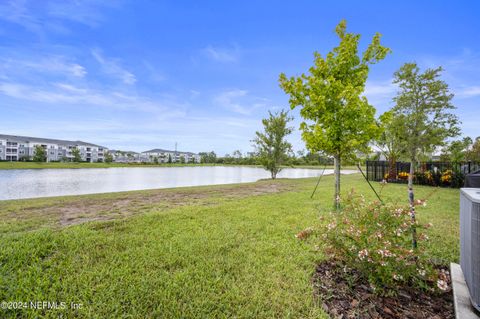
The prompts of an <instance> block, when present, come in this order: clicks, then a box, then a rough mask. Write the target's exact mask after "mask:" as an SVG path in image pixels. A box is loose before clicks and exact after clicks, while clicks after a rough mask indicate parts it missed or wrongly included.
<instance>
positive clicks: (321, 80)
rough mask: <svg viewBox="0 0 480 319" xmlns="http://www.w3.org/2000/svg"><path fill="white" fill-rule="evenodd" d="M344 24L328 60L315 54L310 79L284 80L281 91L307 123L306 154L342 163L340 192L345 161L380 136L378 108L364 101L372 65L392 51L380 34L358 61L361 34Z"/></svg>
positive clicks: (304, 123)
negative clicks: (318, 153) (334, 159)
mask: <svg viewBox="0 0 480 319" xmlns="http://www.w3.org/2000/svg"><path fill="white" fill-rule="evenodd" d="M346 28H347V26H346V22H345V21H344V20H343V21H341V22H340V23H339V24H338V26H337V27H336V29H335V31H336V33H337V35H338V37H339V39H340V44H339V45H338V46H337V47H335V48H333V50H332V51H331V52H329V53H328V54H327V55H326V56H325V57H322V56H321V55H320V54H319V53H318V52H315V59H314V65H313V66H312V67H311V68H310V69H309V74H302V75H301V76H299V77H291V78H287V77H286V76H285V74H283V73H282V74H281V75H280V86H281V88H282V89H283V90H284V91H285V92H286V93H287V94H288V95H289V96H290V99H289V102H290V106H291V108H292V109H293V108H295V107H298V106H301V110H300V114H301V116H302V117H303V119H304V120H305V121H304V122H302V123H301V125H300V128H301V130H302V131H303V133H302V137H303V140H304V141H305V142H306V145H307V148H308V149H309V150H311V151H312V152H318V151H323V152H325V154H327V155H330V156H333V157H335V158H336V161H337V162H338V166H337V168H336V172H335V174H336V175H337V179H338V183H337V184H338V185H337V187H336V190H337V191H336V195H335V197H336V198H337V197H338V193H339V191H340V172H339V168H340V161H341V160H342V159H349V158H352V157H353V156H354V153H355V151H363V152H364V153H367V151H368V143H369V142H370V141H371V140H372V139H373V138H375V137H377V136H378V135H379V134H380V129H379V127H378V126H377V125H376V122H375V108H374V107H373V106H372V105H370V104H369V103H368V101H367V98H366V97H365V96H364V95H363V93H364V91H365V83H366V81H367V78H368V73H369V69H370V65H372V64H375V63H377V62H379V61H381V60H383V59H384V58H385V56H386V55H387V54H388V53H389V52H390V49H388V48H386V47H384V46H382V45H381V44H380V34H378V33H377V34H375V36H374V37H373V39H372V42H371V43H370V44H369V45H368V47H367V49H366V51H365V52H364V53H363V54H362V56H359V54H358V45H359V40H360V35H359V34H354V33H347V32H346Z"/></svg>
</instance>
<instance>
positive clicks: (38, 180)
mask: <svg viewBox="0 0 480 319" xmlns="http://www.w3.org/2000/svg"><path fill="white" fill-rule="evenodd" d="M321 172H322V169H300V168H286V169H284V170H282V171H281V172H280V174H279V175H278V177H279V178H303V177H317V176H319V175H320V173H321ZM355 172H356V171H352V170H346V171H342V174H350V173H355ZM325 174H333V170H331V169H327V170H325ZM264 178H270V173H269V172H267V171H265V170H264V169H262V168H255V167H244V166H196V167H195V166H191V167H188V166H187V167H115V168H86V169H18V170H17V169H15V170H0V200H6V199H21V198H34V197H48V196H63V195H80V194H94V193H109V192H120V191H131V190H141V189H154V188H171V187H182V186H199V185H218V184H233V183H247V182H254V181H257V180H259V179H264Z"/></svg>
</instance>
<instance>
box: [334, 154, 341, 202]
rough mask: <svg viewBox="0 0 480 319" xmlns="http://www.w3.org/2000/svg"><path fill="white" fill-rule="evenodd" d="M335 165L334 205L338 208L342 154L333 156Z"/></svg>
mask: <svg viewBox="0 0 480 319" xmlns="http://www.w3.org/2000/svg"><path fill="white" fill-rule="evenodd" d="M333 160H334V166H335V197H334V199H333V200H334V207H335V209H336V210H339V209H340V156H339V155H335V156H334V157H333Z"/></svg>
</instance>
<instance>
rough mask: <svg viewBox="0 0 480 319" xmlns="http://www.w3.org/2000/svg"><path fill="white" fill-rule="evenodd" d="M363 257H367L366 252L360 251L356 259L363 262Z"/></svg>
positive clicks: (364, 250)
mask: <svg viewBox="0 0 480 319" xmlns="http://www.w3.org/2000/svg"><path fill="white" fill-rule="evenodd" d="M365 257H368V250H366V249H362V250H360V251H359V252H358V258H360V260H364V259H365Z"/></svg>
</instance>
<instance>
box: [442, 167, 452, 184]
mask: <svg viewBox="0 0 480 319" xmlns="http://www.w3.org/2000/svg"><path fill="white" fill-rule="evenodd" d="M452 175H453V172H452V171H451V170H449V169H447V170H446V171H445V172H443V173H442V177H440V180H441V181H442V183H443V184H450V183H451V182H452Z"/></svg>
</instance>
